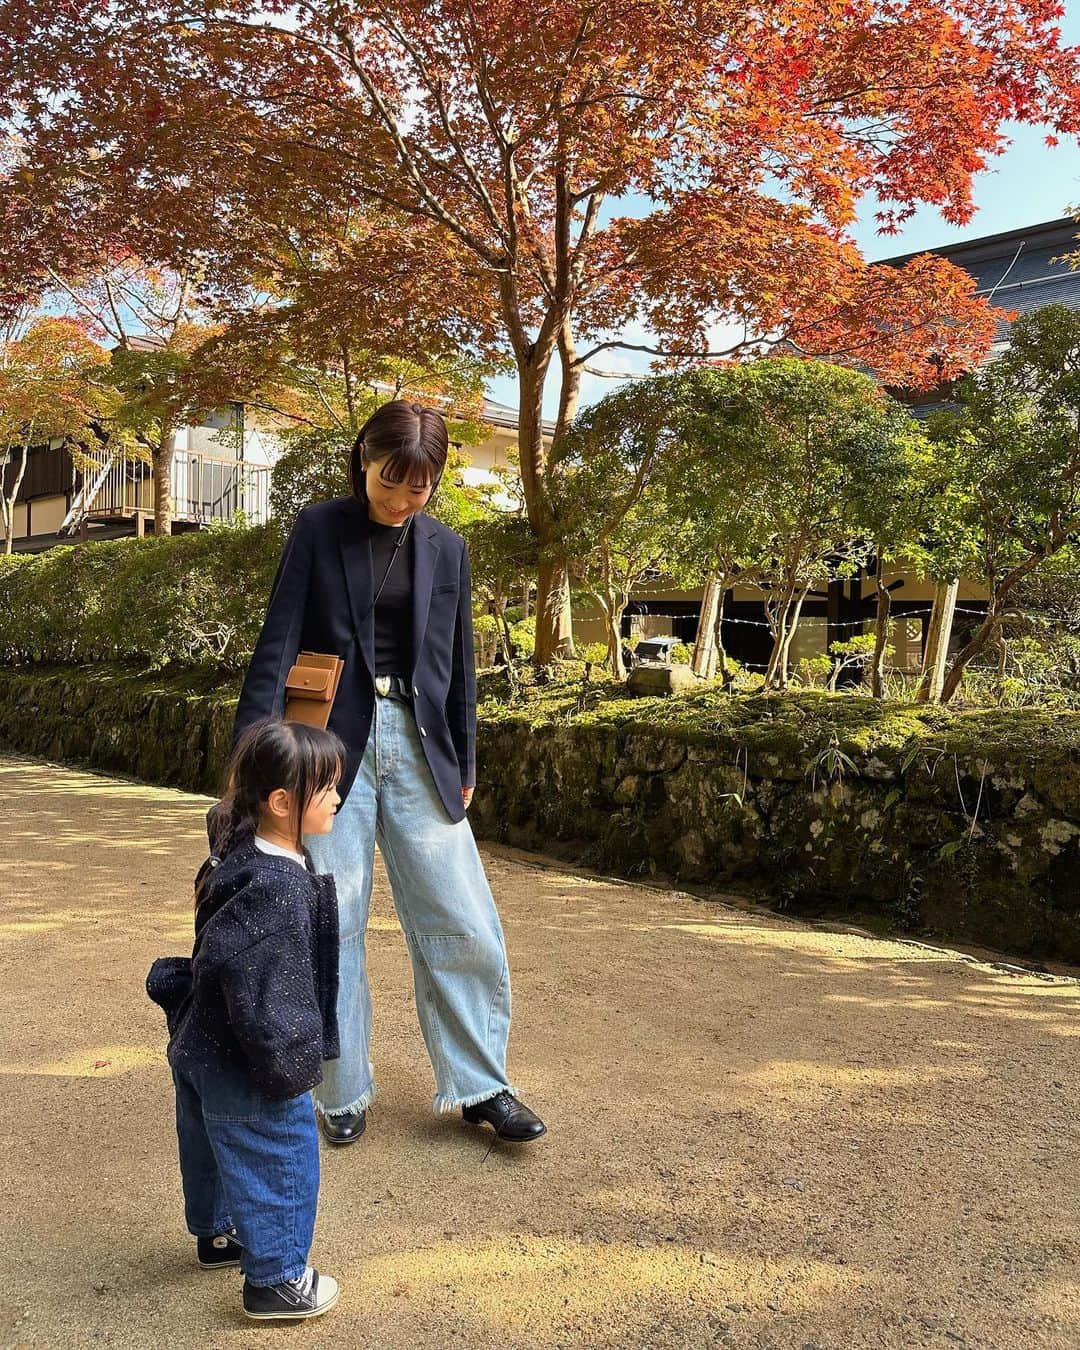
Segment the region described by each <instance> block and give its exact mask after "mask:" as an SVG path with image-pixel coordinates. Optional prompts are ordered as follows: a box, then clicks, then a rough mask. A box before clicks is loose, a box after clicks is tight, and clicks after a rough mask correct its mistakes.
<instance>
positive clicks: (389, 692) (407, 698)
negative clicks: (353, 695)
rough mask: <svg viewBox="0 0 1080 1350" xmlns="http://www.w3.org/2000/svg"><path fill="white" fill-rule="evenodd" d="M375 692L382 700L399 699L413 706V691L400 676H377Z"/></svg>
mask: <svg viewBox="0 0 1080 1350" xmlns="http://www.w3.org/2000/svg"><path fill="white" fill-rule="evenodd" d="M375 692H376V693H377V694H378V695H379V696H380V697H382V698H399V699H401V701H402V703H408V704H409V705H410V706H411V704H412V690H411V689H410V688H409V686H408V683H407V682H406V681H405V680H404V679H403V678H402V676H400V675H376V676H375Z"/></svg>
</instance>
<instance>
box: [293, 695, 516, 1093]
mask: <svg viewBox="0 0 1080 1350" xmlns="http://www.w3.org/2000/svg"><path fill="white" fill-rule="evenodd" d="M376 842H378V845H379V851H380V853H381V854H382V857H383V861H384V862H385V864H386V871H387V874H388V875H389V878H390V886H391V889H392V891H393V896H394V907H395V909H396V910H397V916H398V919H399V921H400V923H401V927H402V929H403V931H404V933H405V940H406V942H407V944H408V948H409V956H410V957H411V959H412V968H413V982H414V986H415V991H416V1010H417V1015H418V1016H419V1019H420V1028H421V1030H422V1032H423V1035H424V1041H425V1044H426V1045H427V1050H428V1054H429V1056H430V1058H431V1065H432V1068H433V1070H434V1072H435V1086H436V1094H435V1101H434V1107H435V1110H436V1111H437V1112H440V1113H442V1112H448V1111H453V1110H454V1108H455V1107H458V1106H470V1105H472V1103H474V1102H479V1101H483V1100H484V1099H485V1098H487V1097H491V1096H494V1095H495V1093H497V1092H501V1091H503V1090H504V1089H509V1090H510V1091H513V1089H512V1088H511V1087H510V1084H509V1082H508V1080H507V1077H506V1043H507V1039H508V1037H509V1033H510V972H509V969H508V966H507V961H506V946H505V943H504V941H503V932H502V925H501V924H500V923H499V915H498V912H497V911H496V909H495V901H494V899H493V898H492V894H491V888H490V886H489V885H488V881H487V877H486V876H485V875H484V868H483V864H482V862H481V860H480V855H479V853H478V851H477V848H476V841H475V840H474V838H473V833H472V828H471V827H470V825H469V822H468V820H462V821H458V822H454V821H452V820H451V819H450V817H449V815H447V812H446V808H445V806H444V805H443V803H442V799H441V798H440V797H439V794H438V791H437V789H436V787H435V782H434V780H433V779H432V776H431V770H430V769H429V768H428V764H427V760H426V759H425V758H424V751H423V748H422V746H421V743H420V733H419V730H418V728H417V725H416V720H415V718H414V717H413V713H412V710H411V709H410V708H409V707H408V706H407V705H405V704H404V703H402V702H400V701H399V700H398V699H396V698H383V697H377V698H376V700H375V720H374V722H373V725H372V728H371V735H370V737H369V738H368V743H367V748H366V749H365V751H364V757H363V761H362V763H361V765H360V769H359V772H358V773H357V775H356V779H355V781H354V783H353V785H352V788H351V789H350V791H349V795H348V797H347V798H346V799H345V801H344V802H343V803H342V805H341V807H340V808H339V810H338V813H337V816H336V817H335V819H334V828H333V829H332V830H331V832H330V833H329V834H325V835H306V836H305V838H304V843H305V844H306V845H307V847H308V849H309V850H310V852H311V855H312V860H313V861H314V864H315V867H316V870H317V871H319V872H332V873H333V875H334V879H335V882H336V885H337V895H338V911H339V925H340V933H341V962H340V977H339V986H338V1031H339V1035H340V1038H341V1058H340V1059H336V1060H328V1061H327V1062H326V1063H325V1064H324V1065H323V1074H324V1077H323V1081H322V1083H321V1084H320V1086H319V1087H318V1088H316V1090H315V1100H316V1105H317V1106H318V1107H319V1109H320V1110H321V1111H323V1112H324V1113H325V1114H327V1115H331V1116H332V1115H341V1114H344V1113H345V1112H350V1111H360V1110H362V1109H364V1108H365V1107H366V1106H368V1104H369V1103H370V1102H371V1101H372V1099H373V1098H374V1096H375V1079H374V1066H373V1065H372V1063H371V1059H370V1043H371V993H370V990H369V988H368V978H367V951H366V946H365V935H366V931H367V922H368V909H369V906H370V902H371V879H372V867H373V863H374V857H375V844H376Z"/></svg>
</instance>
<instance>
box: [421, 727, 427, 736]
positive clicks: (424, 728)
mask: <svg viewBox="0 0 1080 1350" xmlns="http://www.w3.org/2000/svg"><path fill="white" fill-rule="evenodd" d="M420 735H421V736H426V735H427V727H421V728H420Z"/></svg>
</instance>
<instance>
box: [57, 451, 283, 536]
mask: <svg viewBox="0 0 1080 1350" xmlns="http://www.w3.org/2000/svg"><path fill="white" fill-rule="evenodd" d="M170 478H171V481H170V495H171V497H172V503H173V515H174V517H175V518H176V519H177V520H187V521H192V522H193V523H195V524H197V525H205V524H207V523H208V522H209V521H211V520H231V519H233V518H234V517H235V516H237V515H239V514H241V513H242V514H243V515H244V517H245V518H246V519H247V520H248V521H249V522H250V523H252V524H260V525H261V524H262V523H263V522H264V521H265V520H266V519H267V517H268V515H269V506H270V470H269V469H268V468H266V466H265V465H262V464H246V463H244V462H243V461H242V460H235V459H215V458H214V457H213V456H211V455H202V454H196V453H192V452H190V451H187V450H178V451H177V452H176V453H175V454H174V456H173V462H172V472H171V475H170ZM84 482H85V483H86V484H87V489H86V490H87V498H88V499H87V501H86V504H85V506H84V505H83V503H82V501H81V500H80V499H78V498H77V499H76V503H75V505H74V506H73V508H72V511H71V512H70V513H69V515H70V516H71V517H72V522H71V523H72V524H73V525H77V524H78V522H79V520H80V519H81V518H82V517H83V516H87V517H91V518H93V517H101V516H131V515H134V514H135V513H136V512H137V511H146V512H152V511H153V509H154V475H153V468H152V466H151V465H150V464H148V463H147V462H146V461H145V460H143V459H136V458H135V457H133V456H129V455H117V456H116V457H115V458H114V459H113V460H112V462H111V463H108V462H106V461H104V460H103V461H102V464H101V468H100V470H97V471H94V472H91V473H87V474H86V475H85V476H84ZM95 489H96V490H95ZM80 495H81V494H80Z"/></svg>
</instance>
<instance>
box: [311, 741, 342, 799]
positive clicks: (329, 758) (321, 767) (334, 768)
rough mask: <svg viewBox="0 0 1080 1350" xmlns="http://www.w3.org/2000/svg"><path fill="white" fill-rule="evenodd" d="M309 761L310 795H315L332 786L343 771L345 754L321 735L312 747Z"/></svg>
mask: <svg viewBox="0 0 1080 1350" xmlns="http://www.w3.org/2000/svg"><path fill="white" fill-rule="evenodd" d="M312 750H313V754H312V762H311V777H310V780H309V781H310V783H311V795H312V796H313V797H315V796H317V795H318V794H319V793H320V792H325V791H326V790H327V789H328V788H332V787H333V786H334V784H335V783H336V782H337V781H338V779H339V778H341V776H342V774H343V773H344V772H345V756H344V755H343V754H342V753H341V751H340V750H337V749H336V748H335V747H334V746H333V743H332V742H330V743H328V742H327V741H326V740H323V739H322V738H321V737H320V739H319V740H318V741H317V742H316V743H315V745H314V746H313V747H312Z"/></svg>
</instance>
